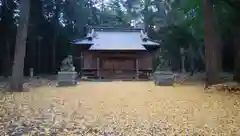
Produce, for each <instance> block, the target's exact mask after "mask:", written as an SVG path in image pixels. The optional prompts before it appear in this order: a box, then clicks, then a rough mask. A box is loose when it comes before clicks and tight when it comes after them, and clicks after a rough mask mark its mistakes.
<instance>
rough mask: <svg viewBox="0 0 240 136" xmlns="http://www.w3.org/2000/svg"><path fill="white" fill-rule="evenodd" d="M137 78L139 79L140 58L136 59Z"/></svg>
mask: <svg viewBox="0 0 240 136" xmlns="http://www.w3.org/2000/svg"><path fill="white" fill-rule="evenodd" d="M136 79H139V67H138V59H136Z"/></svg>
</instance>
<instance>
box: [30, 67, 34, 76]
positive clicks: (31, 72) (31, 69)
mask: <svg viewBox="0 0 240 136" xmlns="http://www.w3.org/2000/svg"><path fill="white" fill-rule="evenodd" d="M33 73H34V70H33V68H30V70H29V75H30V78H33Z"/></svg>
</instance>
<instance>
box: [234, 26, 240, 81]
mask: <svg viewBox="0 0 240 136" xmlns="http://www.w3.org/2000/svg"><path fill="white" fill-rule="evenodd" d="M237 31H238V32H237V33H236V37H235V41H234V48H235V58H234V59H235V62H234V80H235V81H237V82H240V39H239V38H240V28H237Z"/></svg>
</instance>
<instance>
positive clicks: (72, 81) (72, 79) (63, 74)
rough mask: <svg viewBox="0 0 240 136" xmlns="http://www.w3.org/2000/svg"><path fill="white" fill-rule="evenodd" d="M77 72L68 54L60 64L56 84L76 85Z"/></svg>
mask: <svg viewBox="0 0 240 136" xmlns="http://www.w3.org/2000/svg"><path fill="white" fill-rule="evenodd" d="M76 78H77V72H76V71H75V67H74V66H73V61H72V56H71V55H68V56H67V57H66V58H65V59H64V60H63V61H62V65H61V70H60V71H59V72H58V85H59V86H69V85H76V84H77V81H76Z"/></svg>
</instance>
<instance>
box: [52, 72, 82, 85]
mask: <svg viewBox="0 0 240 136" xmlns="http://www.w3.org/2000/svg"><path fill="white" fill-rule="evenodd" d="M76 78H77V72H63V71H61V72H58V77H57V79H58V86H72V85H77V80H76Z"/></svg>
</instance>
